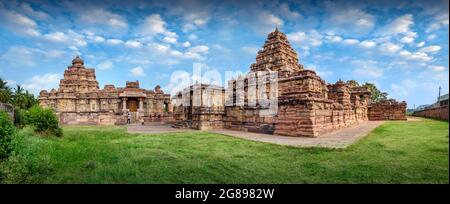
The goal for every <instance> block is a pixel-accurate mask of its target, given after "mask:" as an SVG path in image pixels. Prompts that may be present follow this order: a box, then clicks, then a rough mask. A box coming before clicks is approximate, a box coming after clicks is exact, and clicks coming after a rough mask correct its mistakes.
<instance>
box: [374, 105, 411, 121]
mask: <svg viewBox="0 0 450 204" xmlns="http://www.w3.org/2000/svg"><path fill="white" fill-rule="evenodd" d="M368 117H369V120H406V102H405V101H402V102H397V101H395V100H385V101H380V102H377V103H373V104H371V106H369V112H368Z"/></svg>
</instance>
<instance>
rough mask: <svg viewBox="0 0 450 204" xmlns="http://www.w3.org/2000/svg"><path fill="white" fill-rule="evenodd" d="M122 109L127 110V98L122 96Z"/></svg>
mask: <svg viewBox="0 0 450 204" xmlns="http://www.w3.org/2000/svg"><path fill="white" fill-rule="evenodd" d="M122 111H123V112H126V111H127V98H122Z"/></svg>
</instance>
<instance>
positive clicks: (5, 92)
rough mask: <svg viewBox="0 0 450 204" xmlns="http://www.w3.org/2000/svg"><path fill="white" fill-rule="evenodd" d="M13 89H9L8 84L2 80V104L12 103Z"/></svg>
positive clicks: (0, 80) (0, 83) (0, 85)
mask: <svg viewBox="0 0 450 204" xmlns="http://www.w3.org/2000/svg"><path fill="white" fill-rule="evenodd" d="M11 96H12V92H11V88H9V87H8V82H6V81H4V80H3V79H2V78H0V102H2V103H10V102H11Z"/></svg>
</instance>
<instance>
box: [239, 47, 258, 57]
mask: <svg viewBox="0 0 450 204" xmlns="http://www.w3.org/2000/svg"><path fill="white" fill-rule="evenodd" d="M241 49H242V51H244V52H245V53H247V54H250V55H252V56H256V53H257V52H258V50H259V48H258V47H255V46H243V47H242V48H241Z"/></svg>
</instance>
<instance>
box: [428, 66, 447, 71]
mask: <svg viewBox="0 0 450 204" xmlns="http://www.w3.org/2000/svg"><path fill="white" fill-rule="evenodd" d="M428 67H429V68H430V69H432V70H433V71H444V70H445V67H444V66H435V65H430V66H428Z"/></svg>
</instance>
